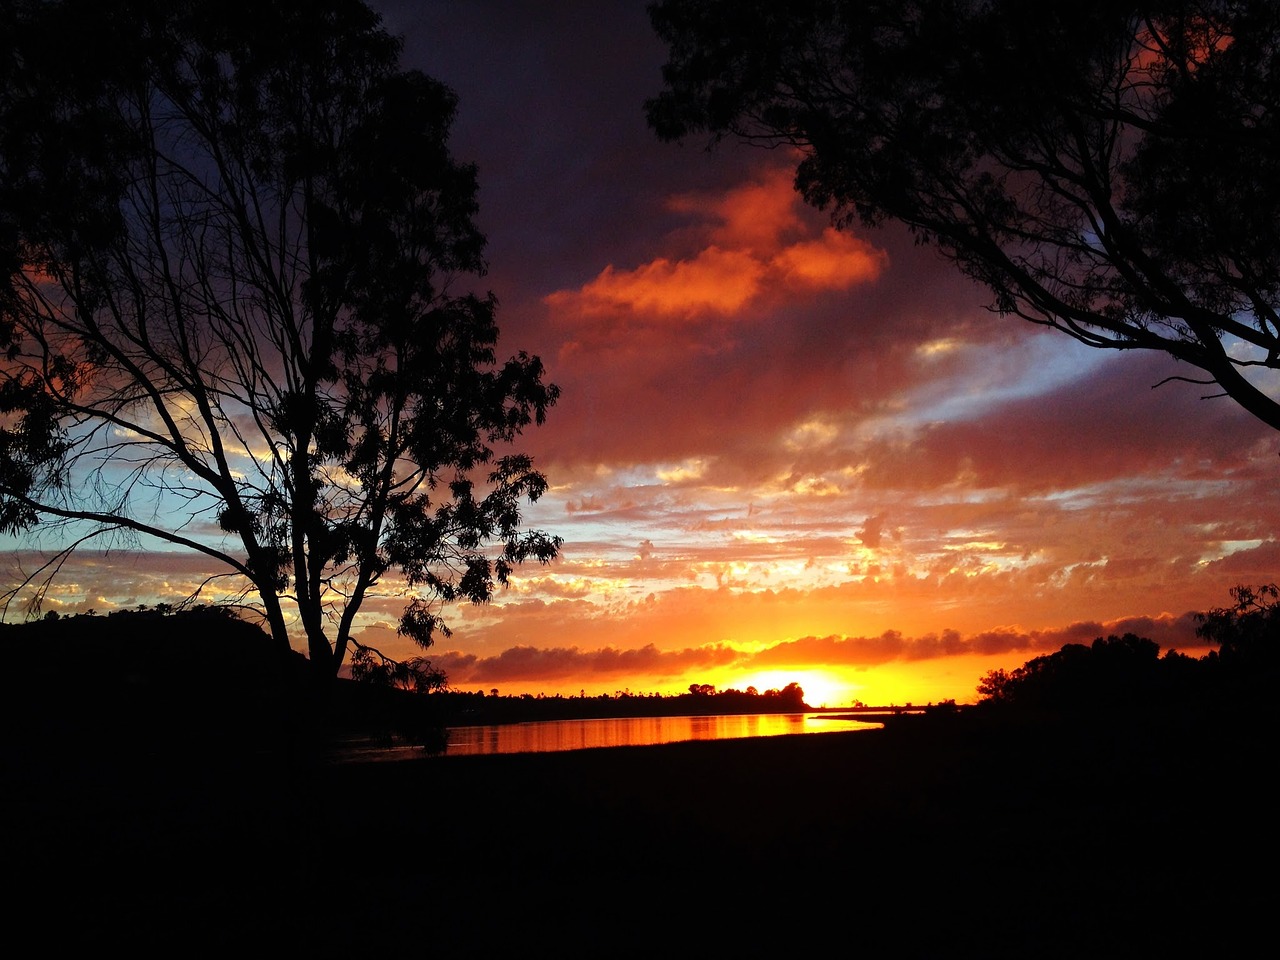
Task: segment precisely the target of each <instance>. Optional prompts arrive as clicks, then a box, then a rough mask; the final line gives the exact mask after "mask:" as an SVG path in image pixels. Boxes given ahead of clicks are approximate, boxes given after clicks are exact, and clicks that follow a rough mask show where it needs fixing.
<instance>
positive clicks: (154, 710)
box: [0, 606, 810, 756]
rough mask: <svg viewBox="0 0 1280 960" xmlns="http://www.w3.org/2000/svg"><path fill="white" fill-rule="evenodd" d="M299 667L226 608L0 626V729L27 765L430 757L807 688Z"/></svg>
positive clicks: (796, 697) (144, 610) (729, 707)
mask: <svg viewBox="0 0 1280 960" xmlns="http://www.w3.org/2000/svg"><path fill="white" fill-rule="evenodd" d="M315 681H316V678H315V676H314V674H313V672H312V671H311V670H309V669H308V664H307V661H306V659H305V658H304V657H303V656H302V655H301V654H299V653H297V652H296V651H294V650H292V649H290V648H289V647H288V646H287V645H282V644H279V643H277V642H276V641H274V640H273V639H272V638H271V637H270V636H269V635H268V634H266V633H265V632H264V631H263V630H261V629H260V628H259V627H258V626H256V625H255V624H252V623H248V622H246V621H244V620H242V619H240V617H239V616H238V615H237V614H236V612H235V611H234V610H231V609H229V608H226V607H217V606H201V607H194V608H189V609H183V610H175V609H173V608H170V607H166V606H159V607H150V608H148V607H140V608H137V609H134V610H124V611H116V612H113V613H110V614H106V615H98V614H95V613H93V612H89V613H86V614H80V615H75V616H58V615H57V614H49V615H46V616H45V617H43V618H41V619H39V620H34V621H29V622H26V623H20V624H13V623H0V729H2V730H3V731H5V732H8V733H10V734H18V735H19V737H18V739H19V740H20V742H22V743H24V744H26V745H27V746H28V747H29V749H30V750H31V751H33V754H32V755H33V756H38V755H39V754H40V753H41V752H42V751H44V750H46V749H48V747H49V745H50V744H52V743H80V744H85V743H86V742H87V741H88V740H93V741H95V742H99V743H117V744H119V745H121V746H123V745H125V744H132V745H134V746H138V745H143V746H144V747H145V749H146V750H148V751H149V752H151V753H155V754H161V753H163V752H164V751H166V750H171V749H174V748H183V749H187V748H194V749H198V750H206V751H211V752H213V751H216V752H236V751H241V750H245V749H251V750H254V751H259V752H260V751H263V750H268V751H279V750H310V749H314V748H316V747H323V744H324V743H326V742H328V741H330V740H331V739H332V738H335V737H337V738H348V737H353V736H354V737H360V738H377V739H381V740H387V741H390V740H391V739H392V738H398V739H400V740H404V741H409V742H414V743H419V744H422V745H423V746H426V747H428V748H430V747H431V746H432V745H433V744H434V745H436V746H438V745H439V744H440V743H442V742H443V741H442V739H441V737H442V734H443V730H444V728H445V727H447V726H456V725H474V724H501V723H516V722H524V721H537V720H567V719H592V718H605V717H646V716H683V715H692V716H707V715H712V714H733V713H799V712H803V711H806V710H809V709H810V707H809V706H808V705H807V704H806V703H805V702H804V691H803V690H802V689H801V688H800V686H799V684H796V683H790V684H788V685H787V686H785V687H783V688H782V689H781V690H765V691H762V692H761V691H757V690H755V688H751V687H749V688H748V689H747V690H745V691H744V690H733V689H730V690H722V691H717V690H716V689H715V687H713V686H711V685H710V684H692V685H690V687H689V691H688V692H687V693H681V694H678V695H674V696H659V695H657V694H652V695H646V694H633V693H631V692H630V691H619V692H618V693H616V694H614V695H612V696H610V695H608V694H601V695H599V696H591V697H588V696H585V695H583V696H580V697H565V696H560V695H556V696H541V695H539V696H533V695H530V694H523V695H520V696H498V694H497V691H496V690H494V691H492V692H491V693H490V694H489V695H485V694H484V693H483V692H479V691H477V692H463V691H451V690H447V689H446V690H437V691H435V692H431V693H425V694H424V693H420V692H414V691H413V689H412V685H410V684H407V683H406V681H405V680H404V679H403V678H402V677H401V676H400V674H399V673H396V672H390V671H377V670H373V671H369V672H368V676H367V677H366V680H365V682H358V681H355V680H342V679H339V680H337V681H335V682H333V683H329V684H326V685H324V686H323V688H322V687H321V686H320V685H318V684H317V683H316V682H315Z"/></svg>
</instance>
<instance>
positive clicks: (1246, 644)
mask: <svg viewBox="0 0 1280 960" xmlns="http://www.w3.org/2000/svg"><path fill="white" fill-rule="evenodd" d="M1231 599H1232V600H1233V601H1234V602H1233V603H1232V605H1231V606H1229V607H1215V608H1214V609H1212V610H1210V611H1208V612H1207V613H1198V614H1196V619H1197V620H1198V621H1199V626H1198V627H1196V636H1198V637H1202V638H1203V639H1205V640H1208V641H1209V642H1210V643H1212V644H1215V645H1216V646H1217V647H1218V651H1217V655H1218V656H1219V657H1220V658H1221V659H1222V662H1223V664H1224V665H1226V666H1227V667H1228V668H1234V669H1237V670H1240V671H1254V672H1262V673H1267V672H1274V671H1275V669H1276V668H1277V667H1278V666H1280V587H1278V586H1277V585H1276V584H1274V583H1265V584H1261V585H1260V586H1256V587H1251V586H1246V585H1243V584H1242V585H1239V586H1236V587H1232V589H1231Z"/></svg>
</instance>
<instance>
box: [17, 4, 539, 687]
mask: <svg viewBox="0 0 1280 960" xmlns="http://www.w3.org/2000/svg"><path fill="white" fill-rule="evenodd" d="M0 37H2V38H3V39H0V266H2V267H3V282H2V283H0V345H3V346H5V347H6V348H7V351H8V353H7V357H6V359H5V360H4V361H3V365H2V366H0V529H2V530H4V531H6V532H15V531H23V530H27V529H28V528H30V527H31V526H32V525H34V524H35V523H36V522H37V521H42V520H43V521H54V522H64V523H68V524H70V525H72V527H73V529H74V532H73V533H72V534H70V535H69V539H70V540H71V541H72V542H73V543H76V544H78V543H80V542H83V541H84V540H86V539H89V538H91V537H100V536H103V535H106V534H117V535H124V536H125V537H126V538H127V539H128V540H130V541H132V540H133V539H138V538H150V539H154V540H159V541H162V542H165V543H169V544H174V545H178V546H182V547H186V548H188V549H190V550H194V551H198V552H199V553H201V554H204V555H205V556H206V557H208V558H210V559H211V560H213V561H216V563H217V564H220V565H221V567H222V568H223V569H225V570H226V571H227V572H228V573H229V574H231V575H233V576H235V577H237V578H238V581H237V583H236V586H235V587H234V590H235V591H237V592H238V594H239V595H248V596H253V595H256V602H257V604H258V605H259V607H260V609H261V613H262V614H263V615H264V617H265V619H266V622H267V624H268V626H269V628H270V631H271V633H272V634H273V635H274V636H275V637H276V638H277V639H280V640H283V639H284V638H285V636H286V621H287V616H286V610H287V609H290V610H296V613H297V618H298V620H299V621H300V623H301V626H302V628H303V630H304V631H305V634H306V638H307V645H308V650H309V655H310V659H311V662H312V663H313V664H314V665H315V667H316V668H317V669H318V670H319V671H320V673H321V674H322V675H333V674H334V673H335V672H336V671H337V670H338V668H339V667H340V666H341V665H342V663H343V660H344V658H345V657H346V655H347V653H348V650H349V647H350V645H351V644H352V643H353V640H352V625H353V622H354V617H355V616H356V613H357V611H359V610H360V608H361V605H362V604H363V603H364V602H365V601H366V600H367V599H368V598H369V597H370V596H371V595H374V593H375V592H377V591H386V590H395V591H399V592H403V593H405V594H406V595H411V596H412V599H411V600H409V602H408V605H407V607H406V609H405V611H404V615H403V617H402V619H401V621H400V630H401V632H402V633H403V634H405V635H407V636H409V637H412V638H413V639H414V640H416V641H417V642H418V643H420V644H421V645H422V646H424V647H425V646H427V645H429V644H430V643H431V641H432V637H433V634H434V633H435V631H437V630H445V628H444V625H443V624H442V621H441V619H440V604H441V603H444V602H448V601H453V600H458V599H468V600H472V601H476V602H480V601H484V600H486V599H488V598H489V597H490V595H491V593H492V591H493V590H494V589H495V586H496V585H500V584H504V583H506V582H507V579H508V577H509V575H510V573H511V572H512V569H513V567H514V566H515V565H516V564H518V563H520V562H522V561H525V560H530V559H533V560H538V561H542V562H546V561H549V560H551V559H552V558H553V557H554V556H555V555H556V554H557V552H558V548H559V539H558V538H554V537H551V536H548V535H546V534H544V533H542V532H540V531H530V530H527V529H524V528H523V526H522V517H521V504H522V502H523V501H525V500H526V499H527V500H536V499H537V498H538V496H539V495H540V494H541V493H542V492H543V491H544V490H545V489H546V481H545V479H544V477H543V476H542V475H541V474H540V473H539V472H537V471H536V470H535V469H534V467H533V464H532V462H531V461H530V459H529V458H528V457H527V456H524V455H522V454H519V453H516V452H514V451H513V450H512V449H511V444H512V443H513V441H515V440H516V439H517V438H518V437H519V435H520V433H521V432H522V430H523V429H524V428H525V427H527V426H529V425H530V424H532V423H535V422H536V423H541V422H542V421H543V418H544V416H545V414H546V412H547V409H548V408H549V407H550V406H551V405H552V404H553V403H554V402H555V401H556V398H557V395H558V391H557V389H556V388H555V387H554V386H551V385H548V384H544V383H543V381H542V377H543V367H542V364H541V362H540V361H539V360H538V359H537V358H536V357H531V356H528V355H526V354H523V353H521V354H518V355H516V356H515V357H513V358H512V359H510V360H507V361H505V362H499V361H498V360H497V357H496V342H497V337H498V328H497V325H496V322H495V317H494V311H495V301H494V299H493V297H492V296H491V295H490V296H477V295H473V294H469V293H463V292H459V288H460V286H462V285H463V284H465V283H466V282H468V281H467V277H468V276H470V277H475V276H478V275H480V274H481V273H483V271H484V268H485V263H484V259H483V249H484V237H483V236H482V235H481V234H480V232H479V231H478V230H477V228H476V225H475V223H474V221H473V216H474V214H475V212H476V177H475V170H474V168H473V167H472V166H470V165H466V164H461V163H458V162H457V161H455V160H454V159H453V157H452V156H451V155H450V153H449V150H448V148H447V138H448V133H449V128H450V125H451V123H452V120H453V115H454V106H455V98H454V95H453V93H452V92H451V91H450V90H449V89H448V88H446V87H445V86H443V85H442V84H440V83H438V82H437V81H435V80H432V79H430V78H428V77H426V76H424V75H423V74H421V73H418V72H416V71H406V70H402V69H401V68H400V67H399V65H398V58H399V43H398V42H397V41H396V40H395V39H394V38H392V37H391V36H389V35H388V34H387V33H385V32H384V30H383V29H382V27H381V26H380V23H379V19H378V17H377V16H376V15H375V14H374V13H373V12H372V11H371V10H369V9H368V8H367V7H366V6H364V5H363V4H361V3H359V2H356V0H306V2H303V0H274V2H268V3H247V2H243V0H229V2H226V3H219V4H210V3H203V2H196V0H174V2H152V0H139V2H131V3H127V4H99V3H96V2H89V0H15V2H12V3H6V4H4V6H3V13H2V14H0ZM57 565H58V564H57V562H56V561H55V562H53V563H52V564H51V565H50V566H49V567H48V568H46V569H45V570H44V571H42V573H41V576H43V577H46V579H44V580H42V581H40V582H38V583H37V582H35V581H32V585H33V586H35V587H39V588H41V589H44V588H47V586H48V582H49V581H48V579H47V577H48V576H49V575H51V574H52V572H55V571H56V569H57ZM396 577H399V578H401V579H399V580H398V581H397V580H395V579H394V578H396ZM11 598H12V596H11ZM445 632H446V633H447V630H445ZM361 663H362V664H363V666H364V667H367V668H368V669H369V670H370V671H372V672H377V671H378V670H379V669H381V662H380V661H378V660H377V658H376V657H373V656H365V657H363V659H362V660H361ZM411 672H414V671H411ZM415 676H417V677H419V678H420V677H422V676H424V674H422V673H421V672H420V671H419V672H416V673H415ZM402 679H403V680H404V681H405V682H415V681H414V680H413V678H411V677H408V676H407V675H406V676H405V677H404V678H402ZM428 682H429V685H430V683H431V682H434V681H430V680H429V681H428Z"/></svg>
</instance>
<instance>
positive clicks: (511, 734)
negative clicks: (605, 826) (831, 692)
mask: <svg viewBox="0 0 1280 960" xmlns="http://www.w3.org/2000/svg"><path fill="white" fill-rule="evenodd" d="M879 726H880V724H878V723H862V722H860V721H857V720H837V719H829V718H824V717H819V716H814V715H813V714H806V713H785V714H777V713H772V714H743V715H735V716H716V717H622V718H616V719H610V720H554V721H549V722H545V723H510V724H502V725H500V726H491V727H451V728H450V729H449V750H448V755H449V756H451V757H453V756H468V755H471V754H478V753H547V752H551V751H557V750H585V749H588V748H590V747H639V746H644V745H646V744H653V743H675V742H677V741H681V740H734V739H738V738H741V737H776V736H781V735H783V734H790V733H835V732H836V731H840V730H874V729H877V728H878V727H879Z"/></svg>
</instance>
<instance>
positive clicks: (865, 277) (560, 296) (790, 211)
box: [545, 170, 888, 319]
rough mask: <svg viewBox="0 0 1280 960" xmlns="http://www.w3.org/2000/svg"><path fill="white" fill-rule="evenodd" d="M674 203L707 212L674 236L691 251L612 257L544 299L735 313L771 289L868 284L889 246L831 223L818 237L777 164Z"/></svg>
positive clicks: (684, 314) (556, 305)
mask: <svg viewBox="0 0 1280 960" xmlns="http://www.w3.org/2000/svg"><path fill="white" fill-rule="evenodd" d="M668 206H669V207H670V208H671V209H673V210H676V211H678V212H681V213H688V214H690V215H696V216H699V217H702V218H705V222H701V223H698V224H696V225H695V227H694V228H692V230H690V231H686V232H685V233H683V234H681V235H678V236H675V237H672V238H669V240H670V242H671V243H672V245H679V244H685V245H688V244H690V243H691V239H690V237H692V243H693V245H694V246H695V247H696V249H694V250H691V251H688V252H686V253H684V254H680V253H673V254H669V255H664V256H660V257H657V258H655V259H653V260H651V261H650V262H648V263H646V264H642V265H640V266H638V267H635V268H633V269H630V270H627V269H619V268H618V267H616V266H614V265H612V264H610V265H608V266H606V267H605V268H604V269H603V270H602V271H601V272H600V273H599V274H598V275H597V276H596V277H595V279H594V280H591V281H590V282H588V283H586V284H584V285H583V286H582V287H581V288H579V289H578V290H558V291H556V292H554V293H552V294H549V295H548V296H547V297H546V298H545V302H546V304H547V305H548V306H550V307H551V309H552V310H553V311H556V312H557V313H562V314H565V315H568V316H594V315H599V314H601V313H610V312H612V311H616V310H618V309H623V310H626V311H629V312H631V313H634V314H638V315H641V316H644V317H647V318H651V319H668V318H679V319H692V318H695V317H699V316H706V315H719V316H730V315H733V314H736V313H738V312H740V311H743V310H744V309H746V308H748V307H750V306H752V305H753V304H755V303H757V302H759V301H762V300H765V299H767V297H768V294H770V293H771V292H772V291H777V290H782V289H784V288H785V289H786V290H788V291H790V292H791V293H792V294H794V292H795V291H796V290H807V291H811V292H818V291H824V290H845V289H848V288H849V287H850V286H853V285H854V284H859V283H869V282H871V281H873V280H875V279H876V278H878V277H879V276H880V274H881V273H882V271H883V270H884V269H885V267H886V266H887V265H888V255H887V254H886V253H885V252H884V251H882V250H878V249H876V248H875V247H874V246H872V245H871V244H870V243H868V242H867V241H865V240H862V239H859V238H857V237H851V236H849V235H848V234H845V233H841V232H840V231H838V230H834V229H832V228H830V227H827V228H825V229H823V230H821V232H819V233H818V235H817V236H813V235H812V234H813V233H814V231H815V229H816V227H815V226H814V223H815V221H814V219H813V217H812V216H809V217H807V218H802V217H801V215H800V212H799V211H800V209H801V208H800V201H799V197H798V196H797V194H796V192H795V189H794V187H793V185H792V183H791V180H790V177H789V175H787V174H786V173H785V172H783V171H778V170H772V171H768V172H766V173H765V174H763V175H762V176H761V177H760V178H759V179H758V180H756V181H753V182H751V183H748V184H744V185H741V186H738V187H735V188H733V189H731V190H728V191H725V192H724V193H722V194H718V195H714V196H682V197H676V198H673V199H672V200H671V201H669V203H668Z"/></svg>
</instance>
